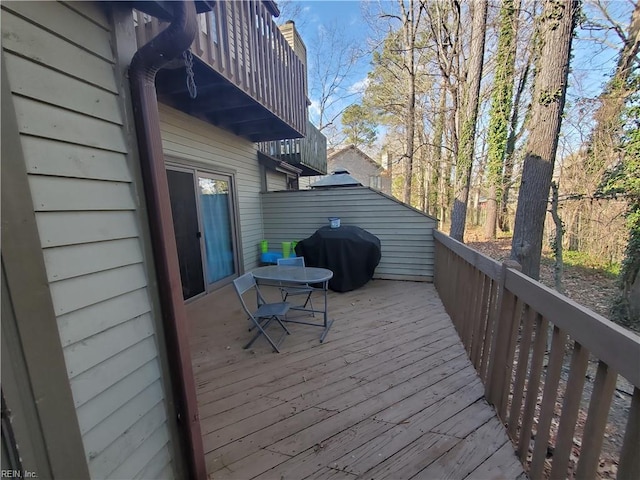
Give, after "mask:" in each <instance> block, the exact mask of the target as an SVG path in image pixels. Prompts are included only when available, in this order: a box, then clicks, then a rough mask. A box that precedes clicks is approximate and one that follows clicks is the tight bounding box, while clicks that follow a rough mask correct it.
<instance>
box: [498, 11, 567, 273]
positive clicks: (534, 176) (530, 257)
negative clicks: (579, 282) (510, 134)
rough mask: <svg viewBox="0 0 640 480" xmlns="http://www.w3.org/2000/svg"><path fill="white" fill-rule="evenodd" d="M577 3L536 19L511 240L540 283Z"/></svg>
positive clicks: (513, 254)
mask: <svg viewBox="0 0 640 480" xmlns="http://www.w3.org/2000/svg"><path fill="white" fill-rule="evenodd" d="M579 9H580V3H579V2H578V1H577V0H575V1H574V0H546V1H545V2H544V7H543V12H542V15H541V17H540V19H539V22H540V38H541V42H542V48H541V51H540V56H539V57H538V61H537V64H536V79H535V83H534V90H533V97H532V102H531V103H532V105H531V122H530V125H531V127H530V131H529V137H528V138H527V142H526V145H525V147H524V153H525V158H524V164H523V167H522V180H521V183H520V192H519V194H518V207H517V209H516V218H515V226H514V235H513V239H512V241H511V258H512V259H514V260H516V261H518V262H519V263H520V264H521V265H522V273H524V274H525V275H528V276H530V277H531V278H533V279H535V280H538V278H540V257H541V254H542V236H543V226H544V219H545V216H546V213H547V201H548V198H549V190H550V188H551V179H552V177H553V164H554V162H555V157H556V151H557V148H558V134H559V132H560V125H561V123H562V112H563V111H564V104H565V99H566V92H567V77H568V75H569V63H570V58H571V41H572V40H573V32H574V29H575V25H576V20H577V18H578V12H579Z"/></svg>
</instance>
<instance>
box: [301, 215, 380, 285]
mask: <svg viewBox="0 0 640 480" xmlns="http://www.w3.org/2000/svg"><path fill="white" fill-rule="evenodd" d="M296 255H298V256H303V257H304V261H305V265H307V266H308V267H321V268H328V269H329V270H331V271H332V272H333V278H332V279H331V280H329V288H330V289H331V290H333V291H336V292H349V291H351V290H355V289H357V288H360V287H362V286H363V285H364V284H365V283H367V282H368V281H369V280H371V278H372V277H373V272H374V271H375V269H376V267H377V266H378V263H380V258H381V251H380V240H379V239H378V237H376V236H375V235H372V234H371V233H369V232H367V231H366V230H363V229H362V228H359V227H354V226H350V225H345V226H342V227H339V228H330V227H322V228H321V229H319V230H317V231H316V233H314V234H313V235H311V236H310V237H309V238H305V239H304V240H302V241H300V242H298V244H297V245H296Z"/></svg>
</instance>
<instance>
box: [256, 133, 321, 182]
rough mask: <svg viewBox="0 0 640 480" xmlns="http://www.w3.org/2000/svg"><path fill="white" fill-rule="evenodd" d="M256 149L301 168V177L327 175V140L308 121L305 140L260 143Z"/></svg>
mask: <svg viewBox="0 0 640 480" xmlns="http://www.w3.org/2000/svg"><path fill="white" fill-rule="evenodd" d="M258 149H259V150H260V151H261V152H263V153H266V154H267V155H271V156H272V157H275V158H279V159H280V160H284V161H285V162H287V163H290V164H291V165H295V166H296V167H299V168H301V169H302V175H325V174H326V173H327V138H326V137H325V136H324V135H323V134H322V132H320V130H318V129H317V128H316V127H315V126H314V125H313V124H312V123H311V122H309V121H307V136H306V137H305V138H295V139H288V140H276V141H271V142H260V143H259V144H258Z"/></svg>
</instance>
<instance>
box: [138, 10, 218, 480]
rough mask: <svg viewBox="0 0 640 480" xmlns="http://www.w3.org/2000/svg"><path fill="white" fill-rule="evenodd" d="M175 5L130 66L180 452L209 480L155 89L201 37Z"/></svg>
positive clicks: (191, 18) (192, 473)
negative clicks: (163, 26) (163, 25)
mask: <svg viewBox="0 0 640 480" xmlns="http://www.w3.org/2000/svg"><path fill="white" fill-rule="evenodd" d="M171 4H172V6H173V20H172V22H171V24H170V25H169V26H168V27H167V28H166V29H165V30H163V31H162V32H161V33H160V34H158V36H156V37H155V38H153V39H152V40H151V41H149V43H147V44H145V45H144V46H142V47H141V48H140V49H139V50H138V51H137V52H136V54H135V55H134V57H133V59H132V61H131V66H130V68H129V76H130V82H131V94H132V102H133V115H134V119H135V124H136V133H137V138H138V147H139V150H140V163H141V169H142V179H143V184H144V192H145V197H146V200H147V205H148V213H149V227H150V230H151V242H152V245H153V257H154V261H155V266H156V271H157V284H158V290H159V293H160V306H161V310H162V321H163V326H164V330H165V336H166V342H167V349H168V352H167V354H168V357H169V366H170V369H171V384H172V388H173V390H174V394H175V400H176V408H177V412H176V414H177V419H178V426H179V430H180V432H181V434H182V438H181V440H182V448H183V451H184V453H185V456H186V459H187V465H188V468H189V472H188V473H189V476H188V477H189V478H192V479H197V480H200V479H202V480H205V479H206V477H207V472H206V465H205V461H204V449H203V445H202V434H201V431H200V421H199V418H198V405H197V401H196V389H195V381H194V377H193V370H192V368H191V352H190V349H189V335H188V331H187V315H186V310H185V307H184V300H183V298H182V284H181V281H180V269H179V265H178V253H177V248H176V241H175V234H174V230H173V218H172V215H171V202H170V199H169V185H168V182H167V174H166V169H165V164H164V152H163V149H162V138H161V135H160V116H159V113H158V100H157V96H156V87H155V78H156V74H157V73H158V71H159V70H160V69H161V68H162V67H163V66H164V65H165V64H167V63H168V62H169V61H171V60H173V59H175V58H177V57H178V56H180V55H181V54H182V52H183V51H185V50H187V49H188V48H189V46H190V45H191V43H192V42H193V39H194V38H195V35H196V32H197V20H196V8H195V5H194V2H193V1H192V0H188V1H184V2H171Z"/></svg>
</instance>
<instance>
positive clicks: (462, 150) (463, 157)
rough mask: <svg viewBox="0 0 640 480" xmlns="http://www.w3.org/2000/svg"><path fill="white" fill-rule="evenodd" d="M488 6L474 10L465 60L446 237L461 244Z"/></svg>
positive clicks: (482, 4) (484, 1)
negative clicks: (454, 172)
mask: <svg viewBox="0 0 640 480" xmlns="http://www.w3.org/2000/svg"><path fill="white" fill-rule="evenodd" d="M488 5H489V3H488V1H487V0H480V1H479V2H478V3H476V4H475V6H474V9H473V22H472V27H471V51H470V53H469V60H468V62H469V69H468V72H467V81H466V82H465V83H466V85H465V94H464V101H463V109H464V110H463V116H462V122H461V125H462V127H461V129H460V130H461V131H460V142H459V147H458V163H457V165H456V180H455V198H454V201H453V210H452V212H451V230H450V231H449V235H450V236H451V237H453V238H455V239H456V240H458V241H460V242H462V241H464V228H465V224H466V221H467V202H468V200H469V184H470V183H471V169H472V167H473V154H474V144H475V138H476V124H477V120H478V103H479V100H480V80H481V79H482V67H483V61H482V60H483V58H484V39H485V33H486V27H487V10H488Z"/></svg>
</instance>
